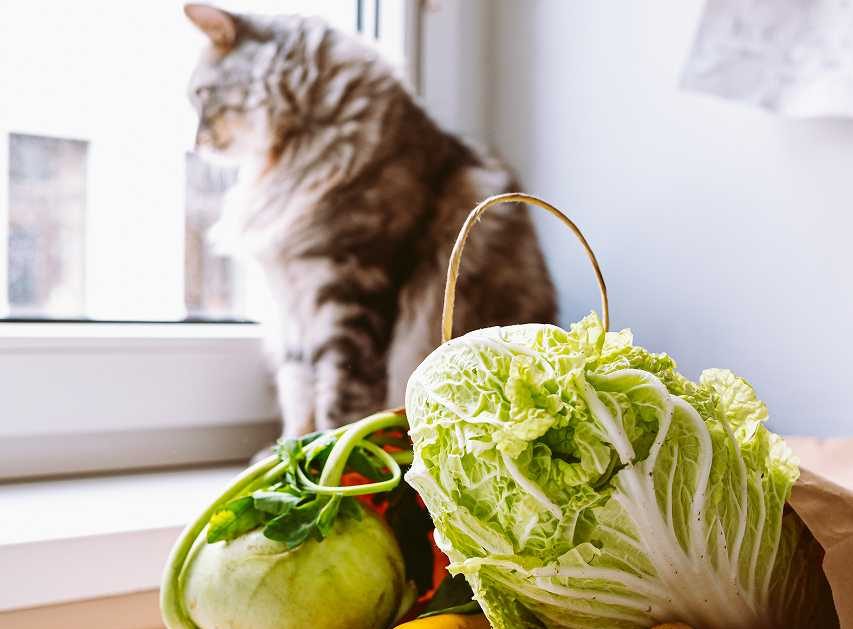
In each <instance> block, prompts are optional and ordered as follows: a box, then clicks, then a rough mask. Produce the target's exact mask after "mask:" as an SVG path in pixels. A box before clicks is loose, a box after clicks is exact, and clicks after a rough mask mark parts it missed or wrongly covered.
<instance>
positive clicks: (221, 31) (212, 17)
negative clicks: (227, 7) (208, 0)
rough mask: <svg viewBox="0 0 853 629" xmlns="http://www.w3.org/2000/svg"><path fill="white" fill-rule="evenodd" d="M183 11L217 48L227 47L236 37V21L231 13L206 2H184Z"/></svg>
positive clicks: (231, 44)
mask: <svg viewBox="0 0 853 629" xmlns="http://www.w3.org/2000/svg"><path fill="white" fill-rule="evenodd" d="M184 13H185V14H186V16H187V17H188V18H189V19H190V21H191V22H192V23H193V24H195V25H196V26H197V27H198V29H199V30H200V31H201V32H202V33H204V34H205V35H207V36H208V37H209V38H210V41H211V43H212V44H213V45H214V46H216V47H217V48H224V49H228V48H231V47H232V46H233V45H234V41H235V40H236V39H237V22H236V20H235V18H234V16H233V15H231V14H230V13H228V12H227V11H223V10H222V9H217V8H216V7H212V6H210V5H207V4H186V5H184Z"/></svg>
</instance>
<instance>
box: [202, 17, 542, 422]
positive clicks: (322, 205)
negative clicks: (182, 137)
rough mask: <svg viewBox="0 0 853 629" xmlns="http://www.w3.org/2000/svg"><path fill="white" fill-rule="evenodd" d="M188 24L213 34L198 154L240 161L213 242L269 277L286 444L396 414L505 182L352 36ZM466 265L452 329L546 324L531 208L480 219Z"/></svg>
mask: <svg viewBox="0 0 853 629" xmlns="http://www.w3.org/2000/svg"><path fill="white" fill-rule="evenodd" d="M187 13H188V15H189V16H190V18H191V19H193V21H194V22H196V24H197V25H199V26H200V28H202V30H204V31H206V32H207V33H208V34H209V35H210V36H211V40H212V45H211V46H210V48H209V49H208V50H207V51H205V53H204V55H203V57H202V60H201V61H200V63H199V65H198V67H197V69H196V71H195V73H194V75H193V78H192V81H191V87H190V90H191V99H192V101H193V103H194V104H195V106H196V107H197V109H198V112H199V117H200V125H199V132H198V144H199V145H200V147H202V148H209V149H212V150H213V152H215V153H218V154H221V155H224V156H226V157H230V158H232V159H236V160H238V161H239V163H240V164H241V172H240V182H239V183H238V185H237V186H236V188H235V190H234V191H233V194H232V196H231V198H230V199H229V202H228V204H227V208H226V210H225V212H224V214H223V216H222V219H221V221H220V222H219V224H218V225H217V226H216V228H215V238H216V240H217V242H218V243H219V244H220V246H224V247H226V248H228V249H230V250H231V251H234V252H238V253H248V254H250V255H251V256H252V257H253V258H254V259H255V260H257V261H258V262H260V265H261V266H262V268H263V269H264V273H265V276H266V280H267V283H268V286H269V288H270V291H271V293H272V296H273V299H274V302H275V303H276V306H277V321H275V322H273V323H274V325H273V327H274V328H275V329H276V331H277V334H276V338H275V340H271V343H272V344H273V346H274V347H273V350H274V354H275V356H276V373H277V378H276V379H277V384H278V388H279V396H280V401H281V407H282V413H283V417H284V421H285V432H286V433H287V434H299V433H303V432H306V431H309V430H313V429H315V428H319V429H325V428H329V427H334V426H339V425H341V424H343V423H346V422H348V421H351V420H353V419H356V418H359V417H362V416H364V415H366V414H368V413H370V412H374V411H376V410H379V409H381V408H383V407H386V406H391V405H399V404H400V403H401V402H402V398H403V392H404V388H405V383H406V380H407V378H408V375H409V374H410V373H411V371H412V370H413V369H414V367H416V366H417V364H418V363H419V362H420V361H421V360H422V359H423V358H424V357H425V356H426V354H428V353H429V352H430V351H431V350H432V349H433V348H434V347H435V346H436V345H437V344H438V342H439V319H440V309H441V299H442V292H443V286H444V275H445V272H446V267H447V259H448V255H449V252H450V248H451V246H452V244H453V241H454V239H455V236H456V233H457V232H458V230H459V228H460V226H461V224H462V222H463V220H464V219H465V216H466V215H467V213H468V211H469V210H470V209H471V208H472V207H473V206H474V205H475V204H476V203H477V202H478V201H479V200H481V199H483V198H484V197H486V196H489V195H492V194H496V193H499V192H505V191H510V190H514V189H516V188H517V185H516V184H515V182H514V181H513V178H512V176H511V174H510V173H509V172H508V171H507V169H506V168H505V167H504V166H503V165H502V164H501V163H499V162H498V161H497V160H496V159H494V158H493V157H491V156H489V155H488V154H486V153H485V152H483V151H482V150H480V149H478V148H475V147H472V146H470V145H468V144H465V143H463V142H462V141H460V140H459V139H457V138H455V137H454V136H452V135H450V134H447V133H445V132H443V131H442V130H441V129H439V128H438V127H437V125H436V124H435V123H434V122H433V121H432V120H431V119H430V118H429V116H428V115H427V114H426V113H425V112H424V110H423V109H422V108H421V107H420V105H419V104H418V103H417V102H416V101H415V100H414V99H413V97H412V96H411V94H410V93H409V91H408V90H407V89H406V87H405V86H404V84H403V82H402V81H401V80H400V79H399V77H398V76H397V75H396V74H395V72H394V71H393V69H392V68H391V67H390V66H389V64H387V63H386V62H385V60H383V58H382V57H381V55H380V54H379V53H378V52H377V51H376V50H375V49H374V48H373V47H372V46H371V45H369V44H367V43H365V42H363V41H362V40H360V39H359V38H357V37H355V36H351V35H348V34H345V33H342V32H339V31H337V30H334V29H332V28H330V27H329V26H328V25H326V24H325V23H324V22H322V21H320V20H317V19H315V18H302V17H296V16H286V17H276V18H267V17H263V18H262V17H256V16H232V15H229V14H226V13H223V12H221V11H218V10H215V9H212V8H210V7H198V6H195V7H192V6H191V7H188V8H187ZM220 21H221V22H220ZM229 24H230V26H229ZM229 29H230V30H229ZM223 33H224V34H223ZM462 271H463V274H462V276H461V279H460V282H459V291H460V297H459V300H458V306H457V310H456V321H455V325H456V330H457V332H458V333H461V332H463V331H466V330H471V329H476V328H481V327H485V326H490V325H503V324H510V323H518V322H534V321H535V322H551V321H553V320H554V317H555V299H554V290H553V287H552V284H551V280H550V278H549V276H548V272H547V270H546V268H545V264H544V261H543V258H542V254H541V252H540V250H539V247H538V245H537V242H536V237H535V234H534V231H533V228H532V225H531V222H530V219H529V217H528V214H527V210H526V208H524V207H520V206H509V205H508V206H501V207H498V208H496V209H495V210H493V211H492V212H491V213H490V214H489V216H487V218H486V220H485V221H484V222H483V223H482V225H481V226H479V227H478V228H477V229H476V230H474V232H473V234H472V236H471V239H470V240H469V244H468V246H467V248H466V254H465V259H464V261H463V266H462Z"/></svg>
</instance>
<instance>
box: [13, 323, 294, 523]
mask: <svg viewBox="0 0 853 629" xmlns="http://www.w3.org/2000/svg"><path fill="white" fill-rule="evenodd" d="M0 400H2V406H0V480H4V479H5V480H9V479H19V478H27V477H33V476H47V475H70V474H79V473H89V472H93V471H113V470H130V469H140V468H146V467H147V468H155V467H166V466H179V465H186V464H189V463H220V464H221V463H223V462H226V461H236V460H240V459H244V458H248V457H249V456H251V455H252V454H253V453H254V452H256V451H258V450H259V449H260V448H262V447H264V446H266V445H267V444H268V443H269V442H270V441H272V440H274V439H275V438H276V437H277V436H278V432H279V430H280V428H279V425H278V421H277V419H276V417H277V415H278V410H277V405H276V402H275V395H274V387H273V381H272V377H271V374H270V370H269V366H268V362H267V358H266V357H265V355H264V351H263V344H262V340H261V326H260V325H257V324H240V323H235V324H211V323H188V324H177V325H176V324H169V323H165V324H161V323H153V324H144V323H142V324H135V323H128V324H110V323H2V324H0ZM0 532H2V526H0ZM0 534H2V533H0Z"/></svg>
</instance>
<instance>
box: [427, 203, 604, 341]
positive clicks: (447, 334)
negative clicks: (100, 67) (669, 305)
mask: <svg viewBox="0 0 853 629" xmlns="http://www.w3.org/2000/svg"><path fill="white" fill-rule="evenodd" d="M498 203H528V204H530V205H535V206H537V207H540V208H542V209H543V210H547V211H549V212H550V213H551V214H553V215H554V216H556V217H557V218H559V219H560V220H561V221H563V223H564V224H565V225H566V227H568V228H569V229H571V230H572V232H573V233H574V235H575V236H577V239H578V240H579V241H580V244H581V246H582V247H583V249H584V251H586V255H587V257H588V258H589V262H590V264H592V270H593V272H594V273H595V279H596V281H597V282H598V293H599V295H600V297H601V317H602V321H603V323H604V329H605V330H608V329H609V328H610V311H609V309H608V302H607V286H606V285H605V283H604V277H603V276H602V274H601V267H599V266H598V260H596V258H595V253H593V251H592V248H591V247H590V246H589V243H588V242H587V240H586V238H585V237H584V235H583V233H582V232H581V230H580V229H579V228H578V226H577V225H575V224H574V222H572V220H571V219H570V218H569V217H568V216H566V215H565V214H563V213H562V212H561V211H560V210H558V209H557V208H555V207H554V206H553V205H551V204H550V203H547V202H546V201H543V200H542V199H540V198H539V197H535V196H532V195H529V194H522V193H520V192H509V193H506V194H498V195H495V196H493V197H489V198H488V199H486V200H485V201H482V202H481V203H480V204H479V205H477V207H475V208H474V209H473V210H471V213H470V214H468V218H466V219H465V223H464V224H463V225H462V229H461V230H460V231H459V236H457V238H456V243H455V244H454V245H453V251H451V253H450V264H449V265H448V267H447V283H446V284H445V285H444V309H443V310H442V313H441V342H442V343H446V342H447V341H449V340H450V339H452V338H453V307H454V304H455V302H456V280H457V278H458V277H459V266H460V265H461V264H462V250H463V249H464V248H465V241H466V240H468V234H469V233H470V232H471V229H473V227H474V224H475V223H476V222H477V221H478V220H479V218H480V216H481V215H482V214H483V212H485V211H486V210H487V209H489V208H490V207H492V206H493V205H497V204H498Z"/></svg>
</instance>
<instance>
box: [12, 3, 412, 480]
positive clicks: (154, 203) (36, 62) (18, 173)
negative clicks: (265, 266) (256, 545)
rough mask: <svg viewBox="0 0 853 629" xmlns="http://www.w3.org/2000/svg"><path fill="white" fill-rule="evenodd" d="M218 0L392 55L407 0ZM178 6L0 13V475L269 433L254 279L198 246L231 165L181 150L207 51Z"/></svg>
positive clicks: (222, 454)
mask: <svg viewBox="0 0 853 629" xmlns="http://www.w3.org/2000/svg"><path fill="white" fill-rule="evenodd" d="M215 4H217V5H218V6H221V7H222V8H224V9H227V10H231V11H234V12H237V13H241V12H242V13H262V14H263V13H267V14H270V13H277V12H282V11H287V12H290V13H304V14H313V15H321V16H323V17H325V18H326V19H327V20H329V21H330V22H331V23H332V24H333V25H335V26H337V27H339V28H342V29H347V30H361V31H363V32H364V33H366V34H367V35H368V36H371V37H374V38H377V39H378V40H379V44H380V46H381V47H383V48H384V49H385V50H386V52H388V53H389V54H390V55H391V56H392V57H395V58H396V59H397V60H398V61H399V62H402V61H403V60H404V57H405V54H404V52H405V50H404V44H405V42H407V41H410V38H409V37H408V36H407V35H406V33H407V29H408V28H410V27H409V26H408V25H409V24H411V23H412V18H411V11H412V7H413V6H414V5H415V2H414V1H413V0H384V2H383V1H382V0H287V2H282V1H281V0H222V1H217V2H215ZM182 5H183V2H181V1H180V0H157V1H153V2H147V3H142V4H140V3H133V2H130V1H129V0H75V1H74V2H68V3H66V2H58V1H56V0H6V1H5V2H3V3H0V92H2V95H0V400H3V405H2V406H0V444H2V445H0V478H3V477H9V476H21V475H27V474H44V473H67V472H72V471H80V470H91V469H104V468H106V467H110V468H112V467H136V466H145V465H166V464H175V463H186V462H190V461H198V460H214V459H220V460H224V459H229V458H239V457H243V456H246V455H247V454H248V453H250V452H251V451H252V449H253V448H256V447H257V446H258V445H259V444H261V443H262V442H263V441H264V440H268V439H270V438H272V436H274V432H275V430H276V428H275V421H274V417H275V414H276V409H275V404H274V402H273V396H272V387H271V385H270V384H269V383H268V381H267V379H266V375H265V374H266V367H265V364H264V357H263V354H262V351H261V346H260V340H259V338H260V333H259V331H258V329H257V326H255V325H253V324H250V323H248V320H250V319H251V318H252V315H253V314H254V313H255V312H256V311H257V308H256V306H255V304H258V303H262V299H261V297H260V296H259V295H260V291H255V290H254V289H253V286H254V285H256V284H258V281H257V280H256V279H253V277H252V275H251V273H250V272H249V271H248V270H246V269H244V268H242V267H240V266H238V265H237V264H236V263H235V262H233V261H232V260H230V259H226V258H222V257H219V256H217V255H215V253H214V252H213V251H212V250H211V249H210V247H208V246H207V243H206V242H205V234H206V232H207V230H208V229H209V227H210V226H211V225H212V223H213V222H214V221H215V220H216V219H217V217H218V216H219V213H220V211H221V207H222V203H223V196H224V194H225V193H226V191H227V189H228V188H229V186H230V185H232V184H233V182H234V181H235V177H236V172H235V171H233V170H229V169H223V168H222V167H219V166H215V165H212V164H210V163H207V162H205V161H204V160H202V159H201V158H200V157H199V156H197V155H196V154H194V153H193V150H192V145H193V141H194V135H195V128H196V119H195V112H194V111H193V110H192V108H191V107H190V105H189V102H188V100H187V98H186V84H187V82H188V80H189V76H190V73H191V71H192V68H193V67H194V65H195V62H196V59H197V57H198V54H199V52H200V50H201V48H202V47H203V46H204V44H205V38H204V36H203V35H201V34H200V33H198V32H197V31H196V29H195V28H194V27H193V26H192V25H191V24H190V23H189V22H188V20H186V18H185V17H184V15H183V12H182ZM77 321H86V322H87V323H82V322H81V323H75V322H77ZM94 322H98V323H94ZM131 322H133V323H131ZM222 322H225V323H228V324H229V325H222ZM119 323H121V325H119ZM176 323H181V324H182V325H176ZM190 323H192V324H193V325H188V324H190ZM236 429H239V430H238V431H237V432H235V430H236ZM140 435H143V437H144V438H140ZM247 435H248V436H247ZM238 437H239V438H238ZM247 440H248V441H250V442H251V443H248V442H247ZM158 443H159V444H160V446H159V452H158V453H153V450H154V449H155V444H158ZM205 443H206V444H207V445H204V444H205ZM69 444H70V445H71V446H73V448H74V449H75V452H76V454H73V455H71V454H68V452H69V450H68V448H64V447H63V446H65V445H69ZM163 444H169V446H170V448H164V447H162V446H163ZM146 446H148V447H146ZM32 452H42V453H44V452H54V453H56V455H57V456H58V457H64V460H63V461H61V462H57V461H54V463H53V464H51V465H48V466H46V467H45V464H44V458H43V457H42V458H41V459H40V461H41V462H39V463H31V462H29V463H28V460H27V459H28V453H32ZM107 452H108V454H106V453H107ZM164 453H165V454H164ZM29 458H32V459H33V460H35V459H36V458H35V457H29ZM84 459H85V460H84ZM106 459H109V460H108V461H107V460H106ZM93 461H94V462H93Z"/></svg>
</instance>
